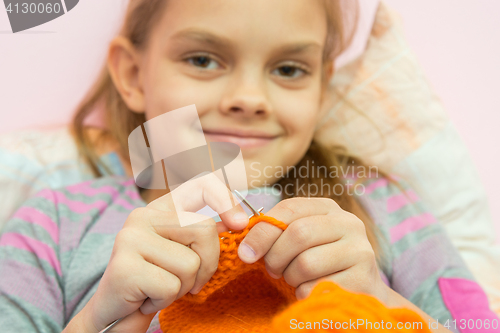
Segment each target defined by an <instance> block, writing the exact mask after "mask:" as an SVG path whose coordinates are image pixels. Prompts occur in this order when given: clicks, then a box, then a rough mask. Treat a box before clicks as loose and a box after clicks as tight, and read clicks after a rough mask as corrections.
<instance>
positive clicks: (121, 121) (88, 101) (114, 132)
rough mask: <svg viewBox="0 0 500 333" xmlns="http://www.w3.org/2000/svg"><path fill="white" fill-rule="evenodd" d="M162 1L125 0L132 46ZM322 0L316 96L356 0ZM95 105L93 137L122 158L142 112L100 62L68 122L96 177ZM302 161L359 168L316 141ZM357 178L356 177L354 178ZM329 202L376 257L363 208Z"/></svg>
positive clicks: (342, 198) (142, 42)
mask: <svg viewBox="0 0 500 333" xmlns="http://www.w3.org/2000/svg"><path fill="white" fill-rule="evenodd" d="M167 1H168V0H130V2H129V5H128V8H127V12H126V16H125V20H124V23H123V26H122V28H121V31H120V35H122V36H124V37H126V38H128V39H129V40H130V41H131V43H132V44H133V45H134V46H135V47H136V49H137V50H143V49H145V48H146V47H147V45H148V42H149V37H150V32H151V30H152V28H153V27H154V26H155V24H157V22H158V21H159V19H160V17H161V13H163V11H164V9H165V5H166V3H167ZM319 1H322V3H323V4H324V8H325V13H326V18H327V29H328V31H327V39H326V41H325V48H324V52H323V71H322V73H323V74H322V79H321V80H322V87H323V89H322V95H321V98H323V95H324V93H325V92H326V88H327V86H328V82H329V76H328V75H327V73H328V70H329V69H330V67H331V66H333V63H334V60H335V58H336V57H337V56H338V55H339V54H340V53H341V52H342V51H343V50H345V48H346V47H347V46H348V45H349V43H350V41H351V39H352V37H353V35H354V32H355V28H354V27H355V26H356V21H357V1H347V2H346V1H344V3H349V4H348V6H354V7H353V8H349V9H347V10H346V8H345V7H343V6H341V5H340V2H339V1H338V0H319ZM97 106H101V107H102V108H103V109H104V125H105V129H103V130H102V132H101V134H100V136H99V139H110V140H112V142H114V143H115V144H116V145H117V150H118V153H119V154H120V155H121V156H122V157H123V158H124V159H126V160H128V159H129V154H128V136H129V134H130V133H131V132H132V130H134V129H135V128H137V127H138V126H140V125H142V124H143V123H144V122H145V121H146V119H145V116H144V114H139V113H135V112H133V111H131V110H130V109H129V108H128V107H127V105H126V103H125V102H124V100H123V99H122V98H121V96H120V93H119V92H118V90H117V89H116V87H115V85H114V83H113V81H112V79H111V76H110V74H109V72H108V68H107V66H106V64H105V65H104V66H103V68H102V70H101V72H100V74H99V76H98V78H97V81H96V82H95V84H94V85H93V86H92V88H91V89H90V91H89V93H88V94H87V96H86V97H85V98H84V99H83V101H82V102H81V103H80V105H79V106H78V108H77V110H76V113H75V115H74V118H73V122H72V127H71V128H72V132H73V135H74V137H75V141H76V143H77V146H78V149H79V152H80V154H81V155H82V157H83V158H84V159H85V160H86V162H87V163H88V165H89V166H90V168H91V169H92V171H93V172H94V174H95V175H96V176H102V173H101V172H100V170H99V166H100V167H101V168H102V167H104V166H103V165H101V164H100V163H99V158H98V154H97V151H96V149H95V147H96V145H97V143H98V142H100V141H99V140H94V139H91V137H90V136H89V134H88V131H87V130H86V129H87V127H86V126H85V124H84V122H85V120H86V119H87V118H88V117H89V116H90V115H91V114H92V112H94V111H95V110H96V109H97ZM307 161H315V163H316V166H321V165H324V166H327V167H329V166H335V167H338V168H342V167H344V168H345V167H347V166H348V165H350V166H363V163H362V162H361V160H359V159H357V158H356V157H354V156H351V155H349V154H348V152H346V151H345V150H344V149H343V148H342V147H335V146H334V147H324V146H322V145H320V144H319V143H317V142H314V141H313V142H312V143H311V146H310V147H309V150H308V151H307V153H306V154H305V156H304V157H303V159H302V160H301V161H300V162H299V164H298V166H300V165H306V163H307ZM361 180H362V179H358V182H359V181H361ZM319 182H323V183H326V184H330V185H331V186H332V187H331V188H333V186H335V185H336V184H342V180H341V179H339V178H331V177H328V175H314V177H310V178H300V179H294V178H293V176H292V175H287V176H286V177H284V178H283V179H280V180H279V181H278V183H279V184H282V185H285V184H292V185H291V186H292V187H294V186H295V184H303V183H308V184H311V183H319ZM294 196H300V195H299V194H298V193H297V192H296V191H295V194H294V195H290V196H286V195H285V198H286V197H294ZM325 196H327V197H330V198H332V199H333V200H335V201H336V202H337V203H338V204H339V205H340V207H342V208H343V209H344V210H346V211H349V212H354V211H356V213H357V214H356V215H358V217H359V218H360V219H362V220H363V222H364V223H365V226H366V231H367V236H368V239H369V241H370V243H371V244H372V247H373V248H374V251H375V253H376V254H377V258H379V254H380V251H379V238H380V237H381V234H380V233H379V231H378V228H377V227H376V226H375V225H374V223H373V221H372V220H371V218H370V217H369V215H368V214H366V212H365V211H364V210H363V208H362V207H361V206H360V205H359V204H358V203H357V202H356V200H355V199H354V198H353V197H352V196H350V195H348V194H347V192H345V193H343V194H342V195H338V196H337V195H332V194H329V195H325Z"/></svg>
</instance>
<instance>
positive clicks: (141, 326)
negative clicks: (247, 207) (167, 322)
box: [109, 309, 156, 333]
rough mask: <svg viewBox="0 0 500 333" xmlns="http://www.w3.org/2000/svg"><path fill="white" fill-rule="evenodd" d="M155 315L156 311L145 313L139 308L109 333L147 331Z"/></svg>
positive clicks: (141, 332) (140, 332)
mask: <svg viewBox="0 0 500 333" xmlns="http://www.w3.org/2000/svg"><path fill="white" fill-rule="evenodd" d="M155 315H156V313H151V314H148V315H145V314H143V313H142V312H141V310H139V309H138V310H136V311H134V312H132V313H131V314H129V315H128V316H126V317H124V318H123V319H122V320H120V322H119V323H118V324H116V325H115V326H113V328H112V329H111V330H110V331H109V333H114V332H119V333H146V332H147V331H148V329H149V326H150V325H151V321H152V320H153V318H154V316H155Z"/></svg>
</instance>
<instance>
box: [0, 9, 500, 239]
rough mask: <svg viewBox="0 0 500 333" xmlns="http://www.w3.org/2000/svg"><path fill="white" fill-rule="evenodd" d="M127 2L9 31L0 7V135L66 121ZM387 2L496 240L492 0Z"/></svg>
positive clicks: (498, 135) (499, 97)
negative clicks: (466, 160)
mask: <svg viewBox="0 0 500 333" xmlns="http://www.w3.org/2000/svg"><path fill="white" fill-rule="evenodd" d="M364 1H367V2H369V1H373V0H364ZM126 3H127V1H126V0H106V1H102V0H82V1H80V2H79V3H78V5H77V7H75V9H74V10H72V11H70V12H68V13H67V14H65V15H63V16H61V17H60V18H58V19H56V20H54V21H51V22H48V23H46V24H44V25H41V26H39V27H35V28H33V29H30V30H28V31H25V32H20V33H17V34H12V33H11V28H10V25H9V22H8V18H7V13H6V12H5V10H4V8H0V73H1V74H0V96H1V97H0V133H3V132H7V131H11V130H15V129H19V128H29V127H35V126H36V127H40V126H47V125H55V124H64V123H66V122H67V121H68V120H69V119H70V116H71V112H72V110H74V108H75V107H76V105H77V103H78V102H79V100H80V99H81V98H82V97H83V95H84V94H85V92H86V90H87V89H88V87H89V85H90V84H91V82H92V81H93V79H94V78H95V76H96V75H97V72H98V71H99V68H100V66H101V64H103V63H104V58H105V55H106V46H107V44H108V42H109V41H110V40H111V38H112V37H113V36H114V35H115V33H116V32H117V29H118V26H119V22H120V20H121V17H122V15H123V12H124V10H125V6H126ZM386 3H388V4H389V5H391V6H392V7H393V8H394V9H396V10H398V11H399V12H400V13H401V15H402V17H403V19H404V22H405V29H406V32H407V37H408V40H409V42H410V45H412V48H413V50H414V51H415V52H416V53H417V56H418V58H419V59H420V62H421V64H422V66H423V68H424V71H425V72H426V74H427V77H428V78H429V80H430V82H431V83H432V85H433V87H434V89H435V90H436V92H437V94H438V95H439V96H441V98H442V101H443V103H444V105H445V108H446V110H447V111H448V113H449V115H450V117H451V118H452V120H453V122H454V123H455V125H456V126H457V128H458V130H459V132H460V134H461V136H462V138H463V139H464V142H465V144H466V146H467V147H468V149H469V151H470V153H471V155H472V158H473V160H474V162H475V164H476V166H477V168H478V171H479V173H480V176H481V179H482V182H483V184H484V186H485V188H486V191H487V193H488V196H489V201H490V207H491V210H492V215H493V221H495V224H496V228H497V236H498V237H497V238H498V239H499V240H500V208H498V206H497V205H496V202H498V201H499V200H500V194H499V192H498V191H497V189H498V188H500V178H499V177H496V171H497V170H500V157H499V149H498V147H497V144H498V143H500V130H499V129H498V128H497V127H498V126H497V124H498V123H499V120H500V115H499V113H500V110H499V107H498V106H499V105H500V93H499V92H498V91H497V90H498V89H499V88H500V84H499V83H498V78H499V77H500V65H499V59H500V20H498V12H499V11H500V2H498V1H493V0H475V1H470V0H468V1H465V0H440V1H435V0H434V1H431V0H419V1H415V0H386ZM0 6H2V7H3V5H0ZM102 27H105V28H104V29H103V28H102Z"/></svg>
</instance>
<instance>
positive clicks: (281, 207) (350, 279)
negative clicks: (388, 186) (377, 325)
mask: <svg viewBox="0 0 500 333" xmlns="http://www.w3.org/2000/svg"><path fill="white" fill-rule="evenodd" d="M266 215H269V216H272V217H274V218H276V219H278V220H279V221H282V222H284V223H286V224H287V225H288V228H287V229H286V230H285V231H282V230H281V229H279V228H277V227H275V226H273V225H271V224H268V223H258V224H257V225H255V226H254V227H253V228H252V229H251V230H250V231H249V233H248V234H247V236H246V237H245V239H243V241H242V243H241V244H240V247H239V250H238V254H239V257H240V258H241V260H243V261H244V262H246V263H253V262H255V261H257V260H258V259H260V258H262V257H264V261H265V264H266V269H267V271H268V273H269V275H271V276H272V277H273V278H280V277H281V276H283V277H284V279H285V281H286V282H287V283H288V284H289V285H291V286H293V287H295V288H297V289H296V296H297V298H298V299H302V298H305V297H307V296H308V295H309V293H310V292H311V290H312V288H313V286H314V285H315V284H316V283H317V282H318V280H319V279H328V280H332V281H334V282H336V283H337V284H339V285H340V286H342V287H344V288H345V289H348V290H351V291H353V292H363V293H367V294H371V295H373V296H375V297H377V298H378V299H379V300H381V301H382V302H384V303H386V301H387V297H388V288H387V286H386V284H385V283H384V282H383V281H382V279H381V277H380V275H379V272H378V268H377V264H376V260H375V254H374V251H373V248H372V246H371V244H370V243H369V241H368V238H367V236H366V231H365V225H364V223H363V222H362V221H361V220H360V219H359V218H358V217H356V215H354V214H351V213H349V212H347V211H344V210H343V209H341V208H340V207H339V205H338V204H337V203H336V202H335V201H333V200H332V199H327V198H292V199H287V200H283V201H281V202H280V203H278V204H277V205H276V206H274V207H273V208H272V209H271V210H270V211H269V212H268V213H266ZM246 246H248V247H249V248H251V249H253V252H254V253H255V255H254V256H253V257H252V254H253V252H252V250H250V249H249V248H248V247H246Z"/></svg>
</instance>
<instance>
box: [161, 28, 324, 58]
mask: <svg viewBox="0 0 500 333" xmlns="http://www.w3.org/2000/svg"><path fill="white" fill-rule="evenodd" d="M171 39H172V40H182V39H187V40H193V41H196V42H199V43H202V44H207V45H210V46H214V47H217V48H222V49H232V48H233V47H234V46H233V43H232V42H231V40H229V39H227V38H225V37H221V36H218V35H216V34H214V33H211V32H208V31H206V30H202V29H198V28H188V29H184V30H181V31H179V32H177V33H175V34H174V35H173V36H172V37H171ZM316 49H317V50H319V51H321V50H322V46H321V45H320V44H318V43H317V42H314V41H304V42H297V43H290V44H286V45H283V46H281V47H279V48H278V49H277V50H276V52H277V53H281V54H300V53H306V52H312V51H315V50H316Z"/></svg>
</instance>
